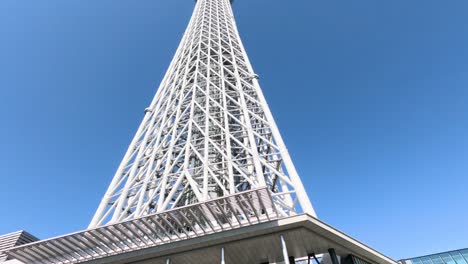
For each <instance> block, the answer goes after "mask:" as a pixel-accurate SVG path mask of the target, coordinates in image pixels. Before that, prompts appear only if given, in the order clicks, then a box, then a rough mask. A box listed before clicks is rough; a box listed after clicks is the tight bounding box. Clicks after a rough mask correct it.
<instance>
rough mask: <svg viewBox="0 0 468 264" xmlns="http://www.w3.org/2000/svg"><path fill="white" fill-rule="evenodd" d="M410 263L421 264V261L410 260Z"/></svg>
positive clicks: (416, 259)
mask: <svg viewBox="0 0 468 264" xmlns="http://www.w3.org/2000/svg"><path fill="white" fill-rule="evenodd" d="M411 261H412V262H413V264H422V262H421V260H420V259H418V258H415V259H412V260H411Z"/></svg>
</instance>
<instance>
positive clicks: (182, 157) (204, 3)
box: [89, 0, 315, 228]
mask: <svg viewBox="0 0 468 264" xmlns="http://www.w3.org/2000/svg"><path fill="white" fill-rule="evenodd" d="M257 79H258V76H257V75H256V74H255V73H254V71H253V69H252V66H251V64H250V62H249V59H248V57H247V54H246V52H245V49H244V47H243V45H242V42H241V40H240V37H239V33H238V31H237V27H236V23H235V21H234V16H233V12H232V9H231V3H230V1H229V0H198V1H197V3H196V6H195V10H194V12H193V15H192V18H191V20H190V22H189V25H188V27H187V29H186V31H185V33H184V36H183V38H182V41H181V43H180V45H179V48H178V49H177V51H176V54H175V56H174V58H173V60H172V62H171V64H170V66H169V69H168V70H167V72H166V75H165V76H164V79H163V80H162V82H161V84H160V86H159V89H158V90H157V93H156V95H155V97H154V99H153V100H152V102H151V105H150V106H149V107H148V108H146V110H145V116H144V118H143V121H142V122H141V125H140V127H139V128H138V131H137V132H136V135H135V137H134V139H133V140H132V142H131V144H130V146H129V148H128V150H127V153H126V154H125V156H124V158H123V160H122V162H121V164H120V166H119V167H118V169H117V172H116V173H115V176H114V178H113V179H112V182H111V184H110V186H109V188H108V190H107V192H106V194H105V195H104V198H103V199H102V201H101V204H100V205H99V208H98V209H97V211H96V213H95V215H94V217H93V219H92V221H91V223H90V226H89V227H90V228H91V227H96V226H101V225H103V224H107V223H114V222H119V221H123V220H129V219H134V218H137V217H141V216H145V215H148V214H152V213H157V212H162V211H165V210H168V209H173V208H177V207H181V206H185V205H189V204H193V203H196V202H203V201H206V200H210V199H213V198H217V197H222V196H226V195H231V194H235V193H238V192H242V191H246V190H250V189H254V188H260V187H265V186H266V187H268V190H269V191H270V192H271V196H272V198H273V201H274V203H275V205H276V207H277V210H278V212H279V213H280V214H281V215H283V216H290V215H295V214H296V213H297V212H305V213H308V214H310V215H313V216H315V212H314V209H313V207H312V205H311V203H310V201H309V198H308V196H307V194H306V191H305V189H304V187H303V185H302V182H301V179H300V178H299V176H298V174H297V172H296V169H295V168H294V165H293V163H292V161H291V157H290V156H289V154H288V151H287V149H286V147H285V144H284V142H283V139H282V138H281V135H280V133H279V130H278V127H277V126H276V124H275V121H274V119H273V116H272V114H271V112H270V109H269V108H268V105H267V102H266V100H265V97H264V95H263V93H262V90H261V89H260V86H259V83H258V80H257Z"/></svg>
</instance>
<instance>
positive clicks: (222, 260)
mask: <svg viewBox="0 0 468 264" xmlns="http://www.w3.org/2000/svg"><path fill="white" fill-rule="evenodd" d="M221 264H226V262H224V248H223V247H222V248H221Z"/></svg>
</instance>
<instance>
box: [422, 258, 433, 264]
mask: <svg viewBox="0 0 468 264" xmlns="http://www.w3.org/2000/svg"><path fill="white" fill-rule="evenodd" d="M421 260H422V263H423V264H432V261H431V259H430V258H429V257H422V258H421Z"/></svg>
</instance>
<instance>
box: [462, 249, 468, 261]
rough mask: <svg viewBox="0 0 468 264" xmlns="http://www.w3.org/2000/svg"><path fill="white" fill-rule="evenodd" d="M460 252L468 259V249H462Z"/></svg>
mask: <svg viewBox="0 0 468 264" xmlns="http://www.w3.org/2000/svg"><path fill="white" fill-rule="evenodd" d="M460 253H461V254H462V255H463V257H465V260H468V249H464V250H460Z"/></svg>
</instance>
